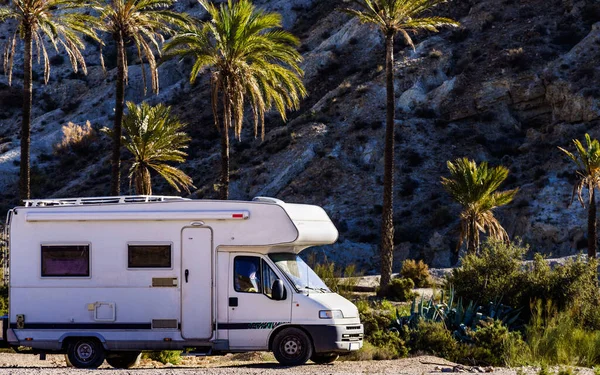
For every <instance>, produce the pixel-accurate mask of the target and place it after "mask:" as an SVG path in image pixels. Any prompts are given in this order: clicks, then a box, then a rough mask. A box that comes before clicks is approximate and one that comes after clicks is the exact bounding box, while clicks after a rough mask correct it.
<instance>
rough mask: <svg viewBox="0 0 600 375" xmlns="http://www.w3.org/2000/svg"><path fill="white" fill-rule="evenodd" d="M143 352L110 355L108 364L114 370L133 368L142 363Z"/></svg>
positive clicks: (107, 357)
mask: <svg viewBox="0 0 600 375" xmlns="http://www.w3.org/2000/svg"><path fill="white" fill-rule="evenodd" d="M141 356H142V352H113V353H108V355H107V356H106V362H107V363H108V364H109V365H111V366H112V367H114V368H132V367H135V366H137V365H139V363H140V358H141Z"/></svg>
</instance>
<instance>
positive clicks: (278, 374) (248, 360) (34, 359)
mask: <svg viewBox="0 0 600 375" xmlns="http://www.w3.org/2000/svg"><path fill="white" fill-rule="evenodd" d="M454 365H455V364H454V363H452V362H448V361H446V360H444V359H441V358H437V357H432V356H419V357H411V358H404V359H398V360H393V361H359V362H349V361H348V362H346V361H337V362H335V363H333V364H330V365H315V364H313V363H312V362H309V363H308V364H306V365H304V366H298V367H282V366H280V365H278V364H277V362H275V360H274V359H273V357H272V355H271V354H268V353H246V354H237V355H226V356H223V357H208V358H196V357H184V358H183V360H182V362H181V364H180V365H177V366H173V365H163V364H161V363H158V362H154V361H151V360H148V359H143V360H142V362H141V363H140V366H139V367H136V368H134V369H129V370H115V369H112V368H111V367H110V366H108V365H107V364H106V363H105V364H104V365H102V367H100V369H99V370H79V369H73V368H69V367H67V366H66V363H65V360H64V356H63V355H48V356H47V360H45V361H40V360H39V358H38V356H34V355H29V354H12V353H11V354H8V353H0V374H11V375H12V374H14V375H29V374H31V375H33V374H35V375H42V374H44V375H45V374H49V375H50V374H51V375H64V374H92V373H93V374H100V375H112V374H120V375H123V374H140V375H142V374H143V375H158V374H167V375H170V374H173V375H188V374H211V375H213V374H214V375H243V374H261V375H283V374H303V375H309V374H315V375H316V374H319V375H320V374H326V375H342V374H344V375H345V374H348V375H349V374H403V375H424V374H436V373H446V372H448V371H451V370H452V368H453V366H454ZM469 370H472V372H474V373H478V372H479V371H477V370H484V369H470V368H466V369H464V370H462V371H465V372H471V371H469ZM573 370H574V374H576V375H593V373H594V372H593V371H592V370H591V369H585V368H574V369H573ZM488 371H491V373H492V374H498V375H517V374H518V375H537V373H538V371H539V369H537V368H534V367H522V368H518V369H517V368H513V369H510V368H493V369H488ZM550 371H551V372H552V373H556V372H557V371H558V368H551V369H550Z"/></svg>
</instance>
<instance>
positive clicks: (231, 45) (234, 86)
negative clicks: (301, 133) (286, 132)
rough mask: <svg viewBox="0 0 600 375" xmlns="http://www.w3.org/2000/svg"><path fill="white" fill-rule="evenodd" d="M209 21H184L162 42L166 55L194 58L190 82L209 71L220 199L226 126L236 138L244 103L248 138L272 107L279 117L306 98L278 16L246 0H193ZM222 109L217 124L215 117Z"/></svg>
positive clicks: (296, 57) (225, 174)
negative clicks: (250, 124)
mask: <svg viewBox="0 0 600 375" xmlns="http://www.w3.org/2000/svg"><path fill="white" fill-rule="evenodd" d="M198 1H199V2H200V4H201V5H202V6H203V7H204V8H205V9H206V10H207V11H208V13H209V15H210V16H211V18H212V20H211V21H210V22H205V23H202V24H192V25H189V26H188V27H187V28H186V29H185V30H183V31H182V32H181V33H180V34H177V35H176V36H174V37H173V39H171V40H170V41H169V42H167V43H166V44H165V48H164V50H165V54H166V55H167V56H192V57H193V58H195V63H194V66H193V67H192V71H191V74H190V81H191V82H192V83H193V82H194V81H195V80H196V78H197V77H198V75H199V74H200V73H201V72H202V71H203V69H204V68H210V69H211V89H212V110H213V116H214V121H215V125H216V127H217V129H219V132H220V134H221V181H220V197H221V199H227V198H228V197H229V137H230V135H229V129H230V128H233V130H234V134H235V136H236V137H237V138H238V139H240V137H241V132H242V124H243V120H244V104H245V101H246V100H248V101H249V102H250V107H251V109H252V113H253V115H254V136H255V137H256V136H257V134H258V128H259V127H260V129H261V137H262V139H264V134H265V127H264V115H265V112H267V111H268V110H270V109H271V108H272V107H273V106H274V107H275V108H276V109H277V111H278V112H279V114H280V115H281V117H282V118H283V120H284V121H285V119H286V114H285V111H286V109H288V108H291V109H298V107H299V104H300V99H301V98H303V97H304V96H306V90H305V88H304V85H303V83H302V80H301V76H302V74H303V72H302V70H301V69H300V67H299V65H298V64H299V63H300V61H301V60H302V57H301V56H300V54H299V53H298V51H297V50H296V49H295V47H296V46H297V45H298V39H297V38H296V37H294V36H293V35H292V34H290V33H288V32H286V31H284V30H281V16H280V15H279V14H277V13H266V12H264V11H262V10H259V9H256V8H255V7H254V5H252V3H251V2H250V1H249V0H239V1H235V2H234V1H233V0H228V1H227V2H226V3H222V4H221V5H220V6H219V7H217V6H215V5H213V4H211V3H210V2H209V1H208V0H198ZM219 107H221V110H222V116H223V119H222V122H221V121H220V119H219V114H218V112H219Z"/></svg>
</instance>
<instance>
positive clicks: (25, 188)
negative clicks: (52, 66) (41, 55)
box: [19, 25, 33, 200]
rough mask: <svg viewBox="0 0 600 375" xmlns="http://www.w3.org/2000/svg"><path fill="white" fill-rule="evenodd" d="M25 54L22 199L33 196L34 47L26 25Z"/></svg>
mask: <svg viewBox="0 0 600 375" xmlns="http://www.w3.org/2000/svg"><path fill="white" fill-rule="evenodd" d="M24 29H25V30H24V32H25V37H24V41H25V56H24V60H23V121H22V122H21V163H20V168H19V197H20V198H21V200H25V199H29V198H31V186H30V183H31V176H30V170H29V159H30V152H31V151H30V142H31V103H32V97H33V89H32V82H31V73H32V72H31V65H32V57H31V50H32V47H33V31H32V29H31V26H30V25H25V27H24Z"/></svg>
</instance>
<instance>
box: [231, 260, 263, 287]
mask: <svg viewBox="0 0 600 375" xmlns="http://www.w3.org/2000/svg"><path fill="white" fill-rule="evenodd" d="M233 285H234V288H235V291H236V292H245V293H261V292H262V290H261V285H260V258H257V257H246V256H239V257H235V260H234V262H233Z"/></svg>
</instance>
